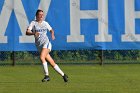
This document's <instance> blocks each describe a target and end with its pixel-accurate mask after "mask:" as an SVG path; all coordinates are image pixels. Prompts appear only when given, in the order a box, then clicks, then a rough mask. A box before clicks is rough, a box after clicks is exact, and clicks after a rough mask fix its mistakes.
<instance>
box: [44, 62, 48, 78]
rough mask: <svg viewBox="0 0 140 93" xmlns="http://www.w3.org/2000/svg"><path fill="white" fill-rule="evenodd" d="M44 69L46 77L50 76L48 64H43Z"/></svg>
mask: <svg viewBox="0 0 140 93" xmlns="http://www.w3.org/2000/svg"><path fill="white" fill-rule="evenodd" d="M43 68H44V72H45V75H47V76H48V75H49V71H48V65H47V62H43Z"/></svg>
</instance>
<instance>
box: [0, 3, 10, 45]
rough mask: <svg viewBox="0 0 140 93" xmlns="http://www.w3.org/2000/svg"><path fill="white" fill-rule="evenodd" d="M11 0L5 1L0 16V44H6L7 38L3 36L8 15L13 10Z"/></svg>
mask: <svg viewBox="0 0 140 93" xmlns="http://www.w3.org/2000/svg"><path fill="white" fill-rule="evenodd" d="M12 2H13V1H12V0H5V2H4V4H3V7H2V11H1V14H0V43H7V36H4V34H5V31H6V28H7V25H8V22H9V19H10V15H11V12H12V8H13V3H12Z"/></svg>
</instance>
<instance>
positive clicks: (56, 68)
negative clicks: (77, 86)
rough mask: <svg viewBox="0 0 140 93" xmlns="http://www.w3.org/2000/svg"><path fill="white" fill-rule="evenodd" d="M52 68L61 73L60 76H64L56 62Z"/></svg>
mask: <svg viewBox="0 0 140 93" xmlns="http://www.w3.org/2000/svg"><path fill="white" fill-rule="evenodd" d="M54 69H55V70H56V71H57V72H58V73H59V74H60V75H61V76H64V72H63V71H62V70H61V69H60V68H59V66H58V65H57V64H56V65H55V66H54Z"/></svg>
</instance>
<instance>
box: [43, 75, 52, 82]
mask: <svg viewBox="0 0 140 93" xmlns="http://www.w3.org/2000/svg"><path fill="white" fill-rule="evenodd" d="M47 81H50V77H49V76H47V75H45V77H44V78H43V79H42V82H47Z"/></svg>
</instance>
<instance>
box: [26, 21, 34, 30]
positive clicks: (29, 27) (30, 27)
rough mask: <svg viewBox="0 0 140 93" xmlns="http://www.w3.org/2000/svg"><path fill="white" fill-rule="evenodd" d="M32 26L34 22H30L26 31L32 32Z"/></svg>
mask: <svg viewBox="0 0 140 93" xmlns="http://www.w3.org/2000/svg"><path fill="white" fill-rule="evenodd" d="M34 24H35V22H34V21H32V22H31V23H30V25H29V26H28V28H27V29H29V30H31V31H32V30H33V27H34Z"/></svg>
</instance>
